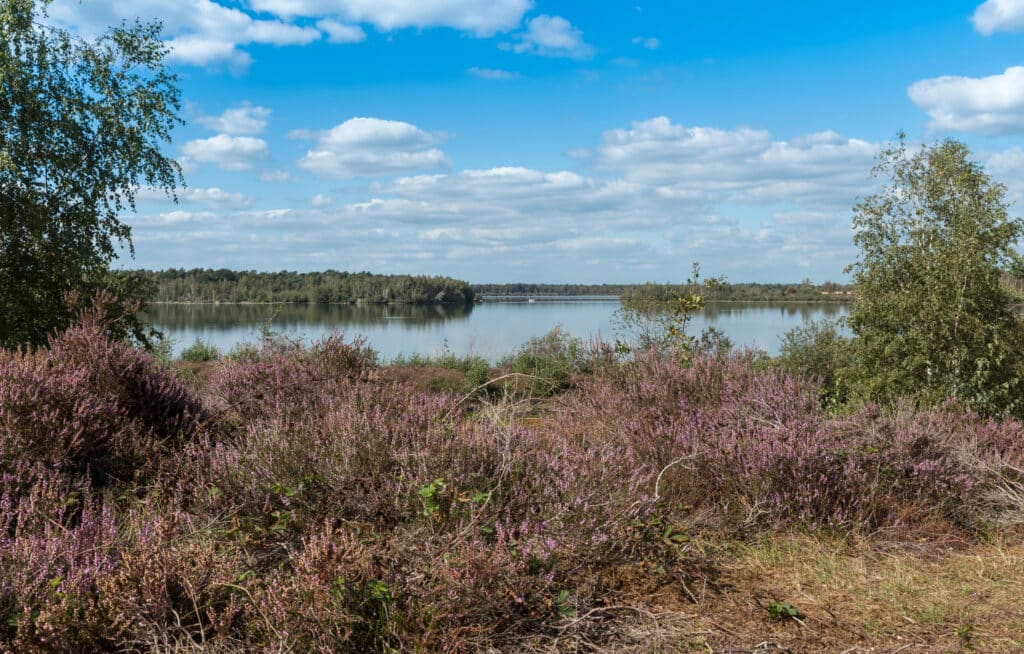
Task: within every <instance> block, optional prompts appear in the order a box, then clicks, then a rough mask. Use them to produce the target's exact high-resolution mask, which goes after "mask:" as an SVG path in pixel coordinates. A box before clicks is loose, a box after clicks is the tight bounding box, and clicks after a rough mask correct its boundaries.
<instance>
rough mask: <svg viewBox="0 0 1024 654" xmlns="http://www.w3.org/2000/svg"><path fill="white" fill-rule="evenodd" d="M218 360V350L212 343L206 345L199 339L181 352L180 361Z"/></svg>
mask: <svg viewBox="0 0 1024 654" xmlns="http://www.w3.org/2000/svg"><path fill="white" fill-rule="evenodd" d="M219 358H220V350H218V349H217V346H215V345H213V344H212V343H207V342H206V341H204V340H203V339H201V338H197V339H196V342H195V343H193V344H192V345H190V346H188V347H187V348H185V349H184V350H183V351H182V352H181V359H182V361H194V362H200V361H216V360H217V359H219Z"/></svg>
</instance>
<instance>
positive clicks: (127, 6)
mask: <svg viewBox="0 0 1024 654" xmlns="http://www.w3.org/2000/svg"><path fill="white" fill-rule="evenodd" d="M49 13H50V17H51V20H54V21H55V22H57V23H59V24H62V25H64V26H67V27H69V28H71V29H74V30H76V31H78V32H80V33H83V34H86V35H95V34H98V33H99V32H101V31H103V30H104V29H105V28H106V27H107V26H109V25H117V24H119V23H120V22H121V21H122V20H129V21H131V20H135V19H136V18H140V19H142V20H144V21H152V20H159V21H161V23H162V24H163V30H164V34H166V35H167V37H168V39H167V44H168V46H169V47H170V48H171V52H170V55H169V56H168V59H169V60H171V61H176V62H180V63H185V64H192V65H198V66H206V65H210V64H214V63H220V62H226V63H228V64H229V65H231V66H233V67H235V68H244V67H245V66H247V65H248V63H249V60H250V58H249V55H248V54H247V53H245V52H243V51H242V50H240V49H239V47H240V46H245V45H248V44H250V43H264V44H269V45H279V46H284V45H305V44H308V43H311V42H313V41H316V40H318V39H319V38H321V34H320V31H319V30H317V29H314V28H312V27H307V26H299V25H295V24H291V23H288V22H284V21H280V20H263V19H256V18H253V17H252V16H250V15H249V14H248V13H246V12H245V11H243V10H241V9H239V8H237V7H227V6H224V5H222V4H218V3H217V2H213V1H212V0H135V1H129V0H90V1H89V2H88V3H82V2H80V0H55V2H54V3H53V4H52V5H50V7H49Z"/></svg>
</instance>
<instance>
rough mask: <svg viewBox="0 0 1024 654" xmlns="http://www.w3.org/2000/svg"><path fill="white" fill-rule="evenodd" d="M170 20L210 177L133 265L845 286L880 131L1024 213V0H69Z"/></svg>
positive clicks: (139, 250)
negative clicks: (937, 155)
mask: <svg viewBox="0 0 1024 654" xmlns="http://www.w3.org/2000/svg"><path fill="white" fill-rule="evenodd" d="M49 14H50V21H52V22H54V23H56V24H59V25H61V26H63V27H66V28H67V29H69V30H71V31H73V32H76V33H78V34H81V35H83V36H86V37H90V36H94V35H96V34H99V33H101V32H102V31H103V29H104V28H105V27H106V26H109V25H117V24H120V23H121V21H122V20H134V19H136V18H141V19H142V20H145V21H148V20H154V19H158V20H160V21H162V23H163V38H164V39H165V41H166V44H167V46H168V48H169V54H168V58H167V64H168V66H169V68H170V69H171V70H172V71H173V72H175V73H176V74H177V75H178V77H179V85H180V88H181V92H182V99H183V108H182V118H183V119H184V121H185V124H184V125H182V126H181V127H180V128H179V129H177V130H176V131H175V133H174V135H173V142H172V143H171V144H169V145H168V147H167V154H168V155H169V156H172V157H173V158H175V159H176V160H177V161H178V162H179V163H180V164H181V166H182V169H183V171H184V177H185V182H186V187H184V188H181V189H179V190H178V192H177V196H178V202H177V203H173V202H171V201H169V200H168V199H167V198H166V197H165V196H164V194H162V193H160V192H157V191H156V190H153V189H142V190H141V192H140V194H139V199H140V202H139V204H138V209H137V211H136V212H135V213H129V214H125V215H124V216H123V220H124V222H126V223H127V224H129V225H130V226H131V228H132V238H133V242H134V246H135V257H134V259H131V258H128V257H127V256H124V257H122V259H121V260H120V262H119V265H122V266H124V267H126V268H149V269H162V268H170V267H174V268H192V267H203V268H232V269H237V270H264V271H269V270H296V271H316V270H326V269H335V270H349V271H361V270H367V271H371V272H376V273H409V274H430V275H449V276H453V277H457V278H460V279H465V280H468V281H470V282H477V283H484V282H513V281H522V282H553V283H559V282H580V283H635V282H644V281H657V282H667V281H682V280H684V279H685V278H686V277H687V276H688V275H689V272H690V264H691V262H699V264H700V265H701V268H702V270H703V272H704V274H705V275H711V276H725V278H726V279H728V280H729V281H733V282H795V281H801V280H803V279H805V278H807V279H811V280H812V281H815V282H823V281H826V280H833V281H846V280H847V276H846V274H845V273H844V268H845V267H846V266H847V265H848V264H849V263H851V262H852V261H854V259H855V258H856V254H857V252H856V250H855V248H854V247H853V244H852V239H851V237H852V232H851V227H850V219H851V208H852V206H853V205H854V204H855V203H856V202H857V200H858V198H863V197H865V196H867V195H869V194H871V193H872V192H874V191H876V190H877V188H878V185H879V183H880V181H879V180H878V179H873V178H872V177H871V176H870V170H871V168H872V166H873V164H874V161H875V157H876V155H877V153H878V151H879V149H880V148H881V147H883V146H884V145H885V144H886V143H887V142H890V141H892V139H894V138H895V137H896V135H897V134H898V133H900V132H901V131H903V132H905V133H906V135H907V138H908V139H909V141H911V142H912V143H915V144H929V143H934V142H936V141H938V140H940V139H943V138H947V137H952V138H956V139H959V140H961V141H963V142H965V143H967V144H968V146H969V147H970V148H971V150H972V152H973V155H974V157H975V158H976V159H977V160H978V161H979V162H981V163H982V164H983V165H984V166H985V168H986V170H987V171H988V172H989V173H990V174H991V175H992V177H993V178H994V179H996V180H997V181H1000V182H1002V183H1004V184H1005V185H1006V186H1007V188H1008V198H1009V199H1010V200H1011V201H1013V202H1014V203H1015V206H1014V208H1013V209H1014V213H1015V214H1020V213H1021V212H1022V211H1024V204H1022V202H1021V200H1024V149H1022V147H1024V138H1022V136H1024V0H987V1H985V2H981V1H980V0H973V1H959V0H943V1H942V2H935V1H934V0H899V1H893V0H860V2H856V3H853V2H846V3H839V2H835V3H832V2H820V0H819V1H816V2H798V1H796V0H788V1H785V2H774V3H770V2H764V0H756V1H747V0H731V1H729V2H697V1H694V0H663V1H657V2H655V1H644V0H631V1H628V2H627V1H620V0H602V1H601V2H593V1H587V2H584V1H578V2H577V1H560V2H558V1H553V0H552V1H548V0H220V1H219V2H218V1H215V0H55V1H54V2H53V3H52V4H51V5H50V7H49Z"/></svg>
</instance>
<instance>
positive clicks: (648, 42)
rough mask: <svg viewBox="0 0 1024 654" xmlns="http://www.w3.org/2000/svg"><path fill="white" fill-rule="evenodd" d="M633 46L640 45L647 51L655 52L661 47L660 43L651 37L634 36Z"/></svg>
mask: <svg viewBox="0 0 1024 654" xmlns="http://www.w3.org/2000/svg"><path fill="white" fill-rule="evenodd" d="M633 45H642V46H643V47H645V48H647V49H648V50H657V49H658V48H660V47H661V41H660V40H658V39H656V38H654V37H653V36H646V37H645V36H635V37H633Z"/></svg>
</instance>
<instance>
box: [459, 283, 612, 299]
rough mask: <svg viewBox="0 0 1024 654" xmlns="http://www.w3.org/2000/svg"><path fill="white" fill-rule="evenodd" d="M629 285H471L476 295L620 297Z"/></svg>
mask: <svg viewBox="0 0 1024 654" xmlns="http://www.w3.org/2000/svg"><path fill="white" fill-rule="evenodd" d="M627 288H629V284H524V283H512V284H473V290H474V291H476V294H477V295H502V296H509V297H519V296H524V297H525V296H531V295H622V292H623V291H625V290H626V289H627Z"/></svg>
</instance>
